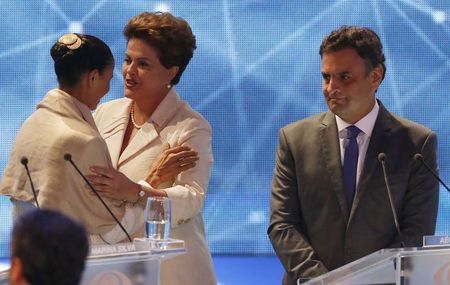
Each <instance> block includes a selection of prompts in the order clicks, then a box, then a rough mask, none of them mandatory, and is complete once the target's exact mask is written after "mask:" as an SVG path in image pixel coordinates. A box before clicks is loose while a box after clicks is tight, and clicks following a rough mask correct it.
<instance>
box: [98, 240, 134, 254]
mask: <svg viewBox="0 0 450 285" xmlns="http://www.w3.org/2000/svg"><path fill="white" fill-rule="evenodd" d="M135 251H136V246H135V245H134V243H131V242H130V243H118V244H101V245H93V246H91V251H90V256H98V255H107V254H123V253H130V252H135Z"/></svg>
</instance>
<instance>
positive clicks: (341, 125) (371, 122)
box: [334, 100, 380, 137]
mask: <svg viewBox="0 0 450 285" xmlns="http://www.w3.org/2000/svg"><path fill="white" fill-rule="evenodd" d="M379 110H380V106H379V105H378V101H377V100H375V105H374V106H373V108H372V110H371V111H370V112H369V113H368V114H367V115H365V116H364V117H363V118H362V119H361V120H359V121H358V122H356V123H355V124H353V125H354V126H357V127H358V128H359V129H360V130H361V131H362V132H363V133H364V134H366V135H367V136H369V137H370V136H371V135H372V131H373V127H374V126H375V121H376V120H377V116H378V111H379ZM334 117H335V118H336V124H337V127H338V132H339V136H341V135H342V134H343V133H344V135H345V133H346V132H345V129H346V128H347V127H348V126H351V125H352V124H349V123H347V122H346V121H344V120H342V119H341V118H339V117H338V116H336V115H335V116H334Z"/></svg>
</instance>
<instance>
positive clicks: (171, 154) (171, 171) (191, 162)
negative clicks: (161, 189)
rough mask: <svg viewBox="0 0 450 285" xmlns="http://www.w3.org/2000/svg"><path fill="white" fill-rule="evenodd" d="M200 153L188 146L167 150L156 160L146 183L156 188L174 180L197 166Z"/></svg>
mask: <svg viewBox="0 0 450 285" xmlns="http://www.w3.org/2000/svg"><path fill="white" fill-rule="evenodd" d="M198 159H199V157H198V153H197V152H196V151H194V150H193V149H192V148H190V147H188V146H175V147H172V148H167V149H165V150H164V151H163V152H162V153H161V154H160V155H159V157H158V158H157V159H156V160H155V162H154V163H153V165H152V168H151V169H150V174H149V175H148V177H147V179H146V181H147V182H148V183H149V184H150V185H151V186H152V187H154V188H157V187H158V186H159V185H160V184H161V183H163V182H166V181H170V180H172V179H174V178H175V177H176V176H177V175H178V174H180V173H181V172H183V171H186V170H188V169H190V168H192V167H194V166H195V165H196V162H197V160H198Z"/></svg>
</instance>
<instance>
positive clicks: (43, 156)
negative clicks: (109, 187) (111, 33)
mask: <svg viewBox="0 0 450 285" xmlns="http://www.w3.org/2000/svg"><path fill="white" fill-rule="evenodd" d="M50 53H51V56H52V58H53V60H54V67H55V73H56V76H57V80H58V88H56V89H53V90H50V91H49V92H48V93H47V95H46V96H45V97H44V99H43V100H42V101H41V102H39V103H38V105H37V106H36V111H35V112H34V113H33V114H31V116H30V117H29V118H28V119H27V120H26V121H25V122H24V123H23V125H22V128H21V129H20V131H19V133H18V134H17V136H16V139H15V142H14V144H13V147H12V151H11V154H10V158H9V162H8V165H7V167H6V169H5V173H4V176H3V179H2V183H1V186H0V193H1V194H3V195H7V196H9V197H10V199H11V201H12V204H13V218H14V219H16V218H17V217H18V216H20V215H21V214H22V213H23V212H25V211H27V210H29V209H33V208H34V207H35V206H36V205H35V203H36V201H35V199H34V195H33V191H32V187H31V186H32V185H31V183H30V180H29V179H28V177H27V172H26V169H25V167H24V165H22V164H21V161H22V162H23V161H24V158H26V159H25V161H28V164H27V167H28V168H29V170H30V176H31V179H32V180H33V182H34V183H33V184H34V187H35V189H36V192H37V202H38V203H39V205H40V207H41V208H47V209H53V210H57V211H60V212H62V213H64V214H66V215H68V216H69V217H71V218H72V219H74V220H76V221H78V222H80V223H81V224H83V226H85V227H86V229H87V231H88V233H90V234H91V235H92V237H93V238H92V242H94V243H104V242H109V243H114V242H119V241H121V240H123V239H124V236H123V234H122V232H121V231H120V230H118V229H117V223H116V221H115V220H114V219H113V218H112V216H111V215H110V214H109V213H108V211H107V210H106V209H105V208H104V206H103V205H102V204H101V202H100V201H99V200H98V199H97V198H96V197H94V196H92V195H91V194H90V193H89V191H86V189H85V187H86V183H85V182H84V180H83V178H82V177H81V176H80V175H79V174H78V173H77V172H76V170H75V169H74V167H73V166H72V165H70V163H69V162H67V161H65V160H64V156H65V154H66V153H68V154H71V156H72V159H73V161H74V162H75V163H76V165H77V166H78V168H79V169H80V170H81V172H82V173H84V174H89V173H90V171H89V166H91V165H92V164H98V165H102V166H105V167H106V166H107V167H109V166H111V165H112V164H111V158H110V156H109V152H108V148H107V146H106V144H105V141H104V140H103V138H102V137H101V136H100V134H99V132H98V130H97V127H96V125H95V122H94V119H93V117H92V115H91V110H93V109H95V108H96V107H97V104H98V103H99V101H100V99H101V98H102V97H103V96H104V95H105V94H106V93H107V92H108V91H109V83H110V80H111V78H112V76H113V70H114V58H113V55H112V53H111V50H110V49H109V47H108V46H107V45H106V44H105V43H104V42H103V41H101V40H100V39H98V38H96V37H93V36H90V35H82V34H65V35H63V36H62V37H60V38H59V39H58V40H57V42H56V43H55V44H54V45H53V46H52V48H51V51H50ZM129 182H130V183H132V182H131V181H129ZM105 203H106V205H108V207H109V208H110V209H111V211H112V213H113V214H114V215H115V216H116V217H117V218H118V219H122V218H123V219H125V218H128V219H127V220H133V221H134V220H136V225H139V226H141V224H142V223H143V221H142V219H141V220H140V223H139V220H138V219H136V217H135V216H133V212H131V211H128V213H129V214H127V215H125V214H126V211H125V207H124V206H123V202H122V201H118V200H113V199H105ZM130 215H131V216H130ZM132 226H134V225H131V226H130V227H129V228H128V230H129V231H130V233H132V232H134V229H133V227H132ZM100 235H101V236H100ZM94 237H95V238H94Z"/></svg>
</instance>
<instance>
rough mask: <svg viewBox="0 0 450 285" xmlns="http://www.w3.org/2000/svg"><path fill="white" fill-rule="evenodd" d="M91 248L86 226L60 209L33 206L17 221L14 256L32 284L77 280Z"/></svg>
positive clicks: (71, 284)
mask: <svg viewBox="0 0 450 285" xmlns="http://www.w3.org/2000/svg"><path fill="white" fill-rule="evenodd" d="M88 251H89V244H88V239H87V234H86V230H85V229H84V227H82V226H81V225H79V224H78V223H75V222H74V221H72V220H71V219H69V218H68V217H66V216H65V215H63V214H61V213H59V212H55V211H52V210H32V211H30V212H27V213H25V214H24V215H23V216H21V217H20V218H19V219H18V220H17V221H16V223H15V224H14V227H13V231H12V244H11V257H12V258H14V257H17V258H19V259H20V261H21V262H22V264H23V275H24V277H25V279H26V280H27V281H28V282H29V283H30V284H33V285H49V284H58V285H76V284H78V283H79V282H80V280H81V274H82V272H83V269H84V265H85V261H86V257H87V254H88Z"/></svg>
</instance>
